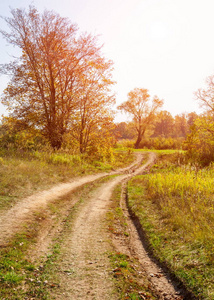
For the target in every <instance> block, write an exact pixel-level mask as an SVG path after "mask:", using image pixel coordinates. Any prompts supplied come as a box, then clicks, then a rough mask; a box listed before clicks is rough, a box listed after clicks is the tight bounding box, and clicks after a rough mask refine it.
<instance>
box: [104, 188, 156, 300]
mask: <svg viewBox="0 0 214 300" xmlns="http://www.w3.org/2000/svg"><path fill="white" fill-rule="evenodd" d="M120 197H121V186H120V185H118V186H117V187H116V188H115V190H114V192H113V194H112V202H111V207H110V209H109V211H108V213H107V218H106V220H107V225H108V229H109V231H110V232H111V234H112V236H113V240H114V237H115V241H118V239H119V242H117V244H118V243H119V248H120V246H121V244H123V245H124V243H125V244H127V248H128V244H129V241H128V239H129V233H128V230H127V223H126V219H125V217H124V214H123V211H122V209H121V207H120ZM109 258H110V262H111V265H112V269H113V276H114V282H115V286H116V288H117V290H118V294H119V298H118V299H121V300H125V299H131V300H140V299H151V300H152V299H157V295H156V294H155V292H154V291H153V290H152V288H151V285H150V282H149V281H148V278H147V276H146V274H145V273H144V270H142V267H141V265H140V263H139V260H138V259H137V258H135V257H133V256H130V255H129V254H128V253H127V252H124V251H121V250H120V251H118V245H115V242H113V250H112V252H111V253H109Z"/></svg>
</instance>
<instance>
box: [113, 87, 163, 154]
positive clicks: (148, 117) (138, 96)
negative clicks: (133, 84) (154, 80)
mask: <svg viewBox="0 0 214 300" xmlns="http://www.w3.org/2000/svg"><path fill="white" fill-rule="evenodd" d="M162 105H163V100H160V99H159V98H158V97H157V96H154V97H153V99H151V97H150V94H149V92H148V90H147V89H142V88H135V89H134V90H132V91H130V92H129V93H128V100H127V101H125V102H123V103H122V104H121V105H119V106H118V109H120V110H122V111H124V112H126V113H128V114H129V115H131V116H132V118H133V122H134V124H135V128H136V131H137V140H136V143H135V148H136V149H138V148H139V146H140V142H141V140H142V138H143V136H144V134H145V132H146V130H147V129H148V127H149V126H150V125H151V124H152V123H153V121H154V119H155V114H156V113H157V112H158V110H159V108H161V107H162Z"/></svg>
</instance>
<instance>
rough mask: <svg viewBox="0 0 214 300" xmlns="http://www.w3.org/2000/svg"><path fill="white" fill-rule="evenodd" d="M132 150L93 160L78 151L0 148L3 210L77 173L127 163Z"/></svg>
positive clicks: (0, 205)
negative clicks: (25, 150)
mask: <svg viewBox="0 0 214 300" xmlns="http://www.w3.org/2000/svg"><path fill="white" fill-rule="evenodd" d="M133 160H134V157H133V155H132V154H131V153H128V152H118V153H115V154H114V159H112V158H111V160H110V161H108V160H105V161H99V160H96V161H90V160H89V159H86V158H84V157H81V156H78V155H68V154H66V153H48V152H38V151H37V152H20V153H19V152H16V153H15V152H12V151H11V152H10V151H9V152H5V151H2V150H0V178H1V180H0V210H4V209H8V208H10V207H11V206H13V205H14V204H15V203H16V202H17V201H18V200H19V199H20V198H24V197H26V196H29V195H31V194H33V193H35V192H37V191H40V190H44V189H47V188H49V187H51V186H53V185H54V184H57V183H59V182H66V181H68V180H69V179H71V178H73V177H76V176H83V175H85V174H92V173H97V172H109V171H111V170H112V169H116V168H119V167H123V166H127V165H128V164H130V163H131V162H132V161H133Z"/></svg>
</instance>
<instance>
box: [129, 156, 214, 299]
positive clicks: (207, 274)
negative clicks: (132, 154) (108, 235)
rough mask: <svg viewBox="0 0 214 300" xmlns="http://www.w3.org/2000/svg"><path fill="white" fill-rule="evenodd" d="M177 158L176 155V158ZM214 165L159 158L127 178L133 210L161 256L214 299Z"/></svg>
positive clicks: (203, 295) (201, 294)
mask: <svg viewBox="0 0 214 300" xmlns="http://www.w3.org/2000/svg"><path fill="white" fill-rule="evenodd" d="M175 161H176V162H177V159H176V160H175ZM213 173H214V169H213V168H207V169H202V170H200V171H198V172H195V171H194V170H192V169H191V168H190V167H189V166H183V167H181V166H179V167H178V164H177V163H176V164H173V159H172V158H170V157H169V160H167V159H166V160H164V161H162V162H161V161H160V162H159V163H156V165H155V166H154V167H153V168H152V169H151V174H147V175H142V176H137V177H135V178H133V179H132V180H131V181H130V182H129V186H128V198H129V200H128V201H129V206H130V208H131V210H132V211H133V212H134V213H135V214H136V215H137V216H138V218H139V219H140V221H141V224H142V226H143V228H144V230H145V231H146V235H147V238H148V240H149V242H150V245H151V248H152V249H153V252H154V253H155V255H156V256H157V257H158V258H159V260H160V261H162V262H166V264H167V265H168V266H169V267H170V269H171V270H173V272H174V273H175V274H176V275H177V276H178V277H179V278H180V279H181V280H182V281H183V282H184V283H185V284H186V286H187V287H188V288H189V289H190V290H191V291H193V292H194V294H195V295H196V296H198V297H199V298H200V299H209V300H210V299H214V190H213V186H214V178H213Z"/></svg>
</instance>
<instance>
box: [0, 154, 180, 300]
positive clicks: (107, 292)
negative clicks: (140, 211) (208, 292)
mask: <svg viewBox="0 0 214 300" xmlns="http://www.w3.org/2000/svg"><path fill="white" fill-rule="evenodd" d="M154 160H155V155H154V154H153V153H151V154H150V156H149V159H148V161H147V162H146V163H145V164H144V165H141V166H140V162H141V158H140V156H138V158H137V162H136V163H135V164H133V165H132V166H130V167H129V168H126V169H123V170H119V171H117V172H116V171H115V172H112V173H110V174H109V173H108V174H106V173H103V174H97V175H91V176H86V177H82V178H79V179H78V180H75V181H73V182H70V183H66V184H61V185H59V186H57V187H55V188H53V189H51V190H49V191H45V192H43V193H40V194H37V195H34V196H31V197H29V198H27V199H25V200H23V201H22V202H20V203H19V204H17V205H16V206H15V207H13V208H12V209H11V210H9V211H8V212H7V214H5V215H2V216H1V218H0V244H4V243H6V241H7V240H9V239H10V238H11V236H12V234H14V233H15V232H18V231H19V230H20V228H21V226H22V225H23V223H24V222H27V221H29V220H30V218H31V216H32V214H33V212H35V211H36V210H37V209H38V208H39V209H40V210H41V208H42V209H45V208H46V207H47V205H48V203H49V202H51V201H53V200H54V199H57V198H59V197H61V196H62V195H66V194H68V193H69V192H71V191H72V190H74V189H76V188H77V187H80V186H82V185H84V184H86V183H89V182H92V181H94V180H96V179H99V178H101V177H105V176H109V175H116V174H121V175H118V176H116V177H114V178H113V179H110V180H109V181H106V182H105V183H103V184H102V185H101V186H100V187H99V188H98V189H96V190H95V191H94V192H93V194H92V195H90V196H88V199H87V201H84V202H83V203H81V204H80V205H79V206H78V210H77V211H76V212H75V217H74V219H73V222H72V226H71V228H69V234H68V235H67V238H66V241H65V242H64V244H63V245H62V253H63V254H62V259H61V262H60V268H59V269H58V270H57V273H58V274H56V276H58V277H59V280H60V288H59V289H58V290H54V292H53V293H52V297H53V299H119V298H118V291H116V289H115V286H114V282H113V280H112V277H113V275H112V272H111V265H110V261H109V257H108V254H109V252H110V251H111V250H112V248H111V247H112V241H110V240H111V239H112V237H111V236H110V234H109V231H108V230H107V228H106V222H105V218H106V213H107V212H108V209H109V207H110V206H111V194H112V191H113V190H114V188H115V187H116V186H117V185H118V184H121V183H125V182H127V181H128V180H129V179H130V178H131V177H133V176H135V175H137V174H141V173H142V172H143V171H144V170H145V169H146V168H147V167H148V166H149V165H151V164H152V163H153V162H154ZM121 207H122V208H123V211H124V215H125V217H126V218H127V221H128V226H129V231H130V240H129V244H127V245H126V244H124V242H123V241H122V240H121V241H119V243H118V240H117V242H116V243H115V245H116V247H118V250H119V251H120V246H121V245H122V244H123V249H124V247H126V251H127V252H128V253H129V255H130V256H131V255H133V253H134V255H135V256H138V258H139V260H140V264H141V266H142V269H143V271H144V272H146V273H147V275H148V277H149V281H150V282H151V288H152V289H154V290H155V292H156V295H157V298H156V299H166V300H167V299H168V300H169V299H171V300H172V299H174V300H175V299H184V298H183V297H182V296H181V294H180V292H181V291H179V290H176V289H175V288H174V286H173V285H172V283H171V281H170V280H169V278H168V277H167V276H168V275H167V274H165V273H164V272H163V271H162V270H161V269H160V268H159V267H157V266H156V265H155V264H154V263H153V262H152V261H151V260H150V258H149V256H148V255H147V253H146V251H145V249H144V248H143V245H142V243H141V240H140V239H139V236H138V234H137V231H136V229H135V227H134V225H133V224H132V222H131V220H130V217H129V215H128V212H127V209H126V206H125V202H124V199H123V198H121ZM46 234H47V233H46ZM41 241H44V237H43V238H42V237H41V236H40V245H39V244H38V245H39V248H42V242H41ZM39 248H38V247H37V250H38V252H39ZM46 248H47V247H46ZM44 249H45V247H44ZM44 251H45V250H44ZM157 274H158V275H157ZM142 299H145V298H143V296H142Z"/></svg>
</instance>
